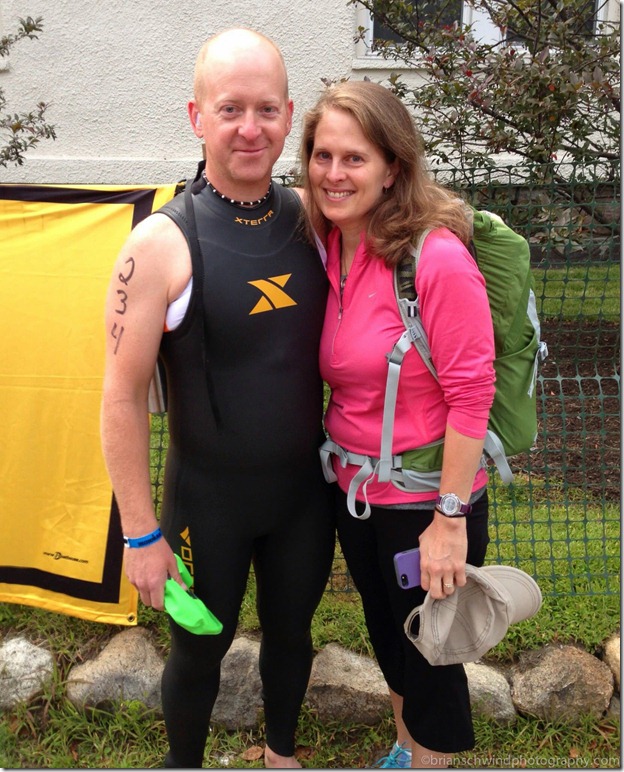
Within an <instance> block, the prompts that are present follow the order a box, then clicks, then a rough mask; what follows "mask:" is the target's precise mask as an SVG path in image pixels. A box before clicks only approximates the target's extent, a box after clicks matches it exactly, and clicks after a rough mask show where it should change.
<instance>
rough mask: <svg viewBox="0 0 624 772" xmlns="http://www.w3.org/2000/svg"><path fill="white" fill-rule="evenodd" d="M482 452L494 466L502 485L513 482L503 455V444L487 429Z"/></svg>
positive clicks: (505, 457)
mask: <svg viewBox="0 0 624 772" xmlns="http://www.w3.org/2000/svg"><path fill="white" fill-rule="evenodd" d="M483 450H484V451H485V452H486V453H487V454H488V456H489V457H490V458H491V459H492V461H493V462H494V463H495V464H496V468H497V469H498V473H499V474H500V478H501V480H502V481H503V482H504V483H511V482H513V472H512V471H511V468H510V466H509V464H508V462H507V456H506V455H505V448H503V443H502V442H501V441H500V440H499V438H498V437H497V436H496V434H494V432H493V431H492V430H491V429H488V430H487V432H486V434H485V440H484V441H483Z"/></svg>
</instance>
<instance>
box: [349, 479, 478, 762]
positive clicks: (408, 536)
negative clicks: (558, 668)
mask: <svg viewBox="0 0 624 772" xmlns="http://www.w3.org/2000/svg"><path fill="white" fill-rule="evenodd" d="M433 515H434V512H433V509H431V510H428V509H427V510H425V509H422V510H421V509H412V510H407V509H386V508H381V507H372V508H371V516H370V518H369V519H367V520H358V519H357V518H355V517H353V516H352V515H351V514H349V511H348V509H347V502H346V495H345V494H344V493H343V492H342V491H338V493H337V525H338V536H339V539H340V545H341V547H342V553H343V555H344V557H345V560H346V563H347V567H348V569H349V572H350V574H351V576H352V577H353V581H354V583H355V586H356V587H357V589H358V591H359V593H360V595H361V597H362V605H363V607H364V614H365V617H366V625H367V627H368V632H369V635H370V639H371V643H372V645H373V649H374V651H375V655H376V657H377V661H378V663H379V667H380V668H381V671H382V673H383V675H384V678H385V679H386V682H387V683H388V686H389V687H390V688H391V689H392V690H393V691H394V692H396V693H397V694H399V695H400V696H402V697H403V720H404V722H405V725H406V726H407V729H408V730H409V733H410V735H411V736H412V738H413V739H414V740H415V741H416V742H417V743H419V744H420V745H422V746H424V747H425V748H427V749H429V750H432V751H437V752H439V753H458V752H460V751H464V750H469V749H470V748H472V747H473V746H474V731H473V726H472V715H471V711H470V697H469V693H468V681H467V678H466V674H465V671H464V668H463V665H436V666H432V665H430V664H429V663H428V662H427V660H426V659H425V658H424V657H423V656H422V654H421V653H420V652H419V651H418V649H417V648H416V647H415V646H414V645H413V644H412V643H411V641H410V640H409V639H408V637H407V636H406V635H405V631H404V629H403V624H404V622H405V619H406V617H407V615H408V614H409V613H410V611H412V609H413V608H415V607H416V606H419V605H420V604H421V603H422V602H423V600H424V598H425V595H426V593H425V591H424V590H423V589H422V588H421V587H414V588H411V589H409V590H404V589H402V588H401V587H399V585H398V583H397V580H396V575H395V572H394V561H393V558H394V555H395V553H397V552H401V551H403V550H407V549H412V548H414V547H418V539H419V536H420V534H421V533H422V532H423V531H424V530H425V529H426V528H427V527H428V526H429V525H430V523H431V522H432V520H433ZM467 532H468V557H467V562H468V563H470V564H471V565H474V566H481V565H483V561H484V559H485V553H486V550H487V545H488V542H489V536H488V498H487V492H484V494H483V495H482V496H481V497H480V498H479V499H478V500H477V501H475V502H474V504H473V509H472V512H471V513H470V515H468V518H467Z"/></svg>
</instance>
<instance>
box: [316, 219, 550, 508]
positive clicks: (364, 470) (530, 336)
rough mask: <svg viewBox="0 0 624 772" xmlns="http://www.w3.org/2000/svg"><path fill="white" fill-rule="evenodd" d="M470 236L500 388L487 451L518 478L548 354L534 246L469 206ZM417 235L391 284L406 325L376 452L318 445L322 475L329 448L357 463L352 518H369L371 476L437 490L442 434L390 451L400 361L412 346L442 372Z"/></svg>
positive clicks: (329, 473) (507, 478) (328, 469)
mask: <svg viewBox="0 0 624 772" xmlns="http://www.w3.org/2000/svg"><path fill="white" fill-rule="evenodd" d="M472 215H473V237H472V243H471V247H472V248H471V252H472V255H473V257H474V258H475V260H476V263H477V265H478V267H479V270H480V271H481V273H482V274H483V276H484V277H485V282H486V291H487V295H488V300H489V303H490V311H491V314H492V322H493V326H494V342H495V360H494V370H495V371H496V394H495V397H494V403H493V405H492V408H491V410H490V419H489V423H488V430H487V435H486V438H485V442H484V452H485V454H486V455H487V456H489V457H490V458H491V459H492V460H493V462H494V463H495V464H496V466H497V468H498V471H499V473H500V476H501V479H502V480H503V482H505V483H510V482H512V480H513V475H512V473H511V469H510V467H509V464H508V462H507V457H508V456H513V455H515V454H517V453H522V452H524V451H527V450H530V448H531V447H532V446H533V444H534V442H535V439H536V436H537V405H536V393H535V384H536V380H537V367H538V363H539V362H540V361H543V360H544V359H545V358H546V356H547V355H548V348H547V346H546V344H545V343H544V342H543V341H541V340H540V324H539V319H538V317H537V310H536V303H535V294H534V291H533V277H532V274H531V266H530V252H529V245H528V242H527V241H526V239H525V238H524V237H523V236H521V235H519V234H518V233H516V232H515V231H513V230H512V229H511V228H510V227H509V226H507V225H505V223H504V222H503V221H502V220H501V218H500V217H498V216H497V215H494V214H491V213H489V212H483V211H477V210H474V209H473V210H472ZM429 232H430V230H427V231H425V232H424V233H422V234H421V235H420V238H419V239H418V243H417V244H416V247H414V248H413V249H412V250H411V252H410V254H409V255H406V257H405V258H404V259H403V260H402V261H401V263H400V264H399V265H398V266H397V267H396V268H395V272H394V285H395V293H396V298H397V303H398V306H399V312H400V314H401V318H402V319H403V322H404V323H405V328H406V329H405V332H404V333H403V335H401V337H400V338H399V340H398V341H397V343H396V345H395V346H394V348H393V350H392V352H391V353H390V354H389V355H388V376H387V380H386V393H385V401H384V413H383V422H382V432H381V434H382V436H381V448H380V454H379V458H370V457H368V456H361V455H358V454H354V453H352V452H350V451H347V450H345V449H344V448H342V447H340V446H339V445H337V444H336V443H335V442H333V440H332V439H331V438H328V439H327V441H326V442H325V443H324V444H323V446H322V447H321V459H322V461H323V468H324V472H325V477H326V479H327V480H328V481H332V480H335V479H336V478H335V474H334V472H333V468H332V466H331V455H332V454H333V455H337V456H338V457H339V459H340V461H341V463H342V464H343V465H344V464H346V463H350V464H356V465H358V466H360V467H361V468H360V470H359V471H358V473H357V474H356V475H355V477H354V478H353V480H352V482H351V486H350V488H349V491H348V493H347V503H348V506H349V511H350V512H351V514H352V515H354V517H359V518H362V519H364V518H367V517H368V516H369V515H370V507H369V504H368V500H367V498H366V486H367V484H368V482H370V480H372V479H373V478H375V477H376V478H377V479H378V480H379V482H388V481H391V482H392V483H393V484H394V485H395V486H396V487H397V488H399V489H401V490H404V491H419V492H422V491H432V492H437V491H438V490H439V483H440V471H441V469H442V455H443V449H444V439H440V440H438V441H436V442H432V443H430V444H428V445H425V446H422V447H420V448H415V449H414V450H410V451H407V452H404V453H402V454H401V455H399V456H397V455H394V456H393V455H392V439H393V432H394V414H395V410H396V399H397V392H398V387H399V376H400V373H401V364H402V362H403V358H404V356H405V354H406V353H407V352H408V351H409V350H410V348H411V347H412V346H414V347H415V348H416V350H417V351H418V353H419V354H420V355H421V357H422V358H423V361H424V362H425V364H426V365H427V367H428V368H429V370H430V371H431V373H432V374H433V376H434V377H435V378H436V379H437V374H436V370H435V367H434V364H433V362H432V359H431V351H430V348H429V343H428V341H427V333H426V331H425V329H424V327H423V324H422V321H421V318H420V313H419V301H418V298H417V297H416V290H415V282H416V271H417V268H418V261H419V259H420V253H421V250H422V246H423V243H424V241H425V238H426V237H427V235H428V234H429ZM360 487H362V488H363V492H364V499H365V502H366V503H365V509H364V512H363V513H362V514H358V513H357V512H356V498H355V496H356V493H357V491H358V489H359V488H360Z"/></svg>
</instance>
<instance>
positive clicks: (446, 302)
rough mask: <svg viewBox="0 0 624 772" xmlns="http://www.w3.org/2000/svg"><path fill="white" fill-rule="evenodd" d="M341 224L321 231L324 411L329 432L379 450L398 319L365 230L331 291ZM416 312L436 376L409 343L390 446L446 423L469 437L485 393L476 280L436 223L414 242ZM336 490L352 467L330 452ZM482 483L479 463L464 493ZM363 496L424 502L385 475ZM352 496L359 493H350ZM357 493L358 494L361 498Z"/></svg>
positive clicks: (405, 446) (490, 372)
mask: <svg viewBox="0 0 624 772" xmlns="http://www.w3.org/2000/svg"><path fill="white" fill-rule="evenodd" d="M340 250H341V238H340V232H339V230H338V229H337V228H334V229H333V230H332V231H331V233H330V234H329V238H328V249H327V252H328V262H327V271H328V275H329V281H330V292H329V298H328V303H327V311H326V314H325V323H324V327H323V334H322V338H321V348H320V364H321V373H322V375H323V378H324V380H325V381H327V383H328V384H329V385H330V387H331V389H332V394H331V400H330V403H329V406H328V409H327V414H326V417H325V426H326V429H327V431H328V432H329V434H330V436H331V438H332V439H333V440H334V441H335V442H337V443H338V444H339V445H341V446H342V447H343V448H346V449H347V450H350V451H352V452H355V453H362V454H365V455H368V456H372V457H379V455H380V444H381V425H382V417H383V403H384V395H385V386H386V376H387V372H388V364H387V358H386V355H387V354H388V353H389V352H390V351H392V348H393V346H394V344H395V343H396V342H397V340H398V339H399V337H400V336H401V334H402V333H403V332H404V330H405V327H404V325H403V322H402V321H401V317H400V315H399V311H398V308H397V302H396V298H395V294H394V288H393V272H392V270H391V269H389V268H388V267H386V265H385V263H384V262H383V260H380V259H379V258H376V257H371V256H369V255H368V254H367V252H366V247H365V243H364V234H363V235H362V240H361V241H360V245H359V247H358V249H357V251H356V254H355V258H354V260H353V265H352V267H351V270H350V272H349V276H348V278H347V280H346V283H345V286H344V290H343V293H342V299H341V296H340ZM416 291H417V293H418V297H419V299H420V312H421V317H422V321H423V325H424V327H425V330H426V331H427V335H428V338H429V345H430V347H431V353H432V359H433V362H434V364H435V367H436V370H437V372H438V377H439V382H438V381H436V380H435V378H434V377H433V376H432V375H431V373H430V372H429V370H428V369H427V368H426V366H425V364H424V363H423V361H422V359H421V357H420V355H419V354H418V352H417V351H416V350H415V349H414V348H413V347H412V348H411V349H410V350H409V351H408V352H407V354H406V355H405V359H404V360H403V365H402V368H401V377H400V381H399V391H398V396H397V406H396V416H395V426H394V439H393V448H392V452H393V454H399V453H402V452H404V451H407V450H411V449H413V448H416V447H418V446H420V445H424V444H426V443H428V442H432V441H434V440H438V439H440V438H441V437H443V436H444V433H445V429H446V424H447V422H448V423H449V424H450V425H451V426H452V427H453V429H455V430H456V431H458V432H459V433H461V434H464V435H467V436H468V437H475V438H478V439H480V438H482V437H484V436H485V432H486V428H487V421H488V415H489V409H490V407H491V405H492V401H493V399H494V380H495V375H494V369H493V364H492V363H493V359H494V336H493V330H492V318H491V315H490V308H489V304H488V299H487V295H486V292H485V280H484V278H483V275H482V274H481V273H480V271H479V269H478V268H477V265H476V263H475V261H474V259H473V258H472V256H471V255H470V253H469V252H468V250H467V249H466V247H465V246H464V245H463V244H462V243H461V241H460V240H459V239H458V238H457V237H456V236H455V235H454V234H452V233H451V232H450V231H449V230H447V229H445V228H440V229H437V230H435V231H432V232H431V233H430V234H429V235H428V236H427V238H426V240H425V243H424V245H423V249H422V253H421V257H420V262H419V265H418V271H417V276H416ZM334 469H335V471H336V475H337V477H338V484H339V485H340V487H341V488H342V490H344V491H346V490H347V489H348V486H349V483H350V481H351V479H352V477H353V476H354V475H355V474H356V472H357V471H358V469H359V467H357V466H353V465H350V464H348V465H347V466H346V468H342V466H341V465H340V464H339V463H337V459H336V458H334ZM486 483H487V476H486V472H485V470H483V469H480V470H479V471H478V472H477V475H476V477H475V481H474V485H473V491H475V490H478V489H479V488H481V487H483V486H484V485H485V484H486ZM367 497H368V500H369V502H370V503H371V504H381V505H395V504H405V503H408V502H415V501H428V500H431V498H432V494H431V493H430V492H429V493H405V492H403V491H400V490H398V489H397V488H396V487H395V486H394V485H393V484H392V483H379V482H378V481H376V480H375V481H374V482H371V483H369V485H368V488H367ZM358 498H360V495H358ZM360 500H361V498H360Z"/></svg>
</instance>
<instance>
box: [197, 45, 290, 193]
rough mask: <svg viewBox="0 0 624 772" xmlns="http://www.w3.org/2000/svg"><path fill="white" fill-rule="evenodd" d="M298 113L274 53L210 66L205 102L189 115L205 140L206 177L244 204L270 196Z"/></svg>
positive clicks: (241, 55) (262, 51)
mask: <svg viewBox="0 0 624 772" xmlns="http://www.w3.org/2000/svg"><path fill="white" fill-rule="evenodd" d="M292 109H293V107H292V102H290V101H289V100H288V98H287V95H286V81H285V74H284V70H283V67H282V63H281V61H280V59H279V57H278V56H277V54H276V53H275V52H274V51H273V50H272V49H270V48H268V47H266V46H257V47H254V48H253V49H251V50H248V51H245V52H238V53H237V54H236V55H232V56H229V57H228V56H221V57H213V58H212V59H211V60H210V61H208V62H207V63H206V78H205V81H204V92H203V94H202V96H201V103H200V104H197V103H195V102H194V101H193V102H191V104H190V105H189V113H190V115H191V121H192V122H193V123H194V128H195V133H196V134H197V135H198V136H201V137H203V139H204V142H205V147H206V176H207V177H208V179H209V180H210V182H211V183H212V185H213V186H214V187H215V188H217V190H219V191H220V192H221V193H224V194H225V195H227V196H230V197H231V198H236V199H240V200H251V199H253V198H259V197H261V196H263V195H264V193H266V189H267V187H268V184H269V180H270V178H271V174H272V171H273V164H274V163H275V162H276V161H277V159H278V158H279V156H280V154H281V152H282V149H283V147H284V141H285V139H286V137H287V135H288V133H289V131H290V128H291V122H292ZM194 111H195V112H194ZM197 112H199V113H200V115H201V121H200V126H199V127H198V126H197V124H196V117H197Z"/></svg>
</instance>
